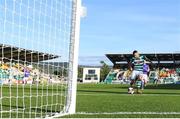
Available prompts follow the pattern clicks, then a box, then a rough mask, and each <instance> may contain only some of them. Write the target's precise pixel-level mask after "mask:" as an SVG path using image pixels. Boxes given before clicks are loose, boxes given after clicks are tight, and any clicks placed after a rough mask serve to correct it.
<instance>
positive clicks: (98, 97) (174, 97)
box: [65, 84, 180, 118]
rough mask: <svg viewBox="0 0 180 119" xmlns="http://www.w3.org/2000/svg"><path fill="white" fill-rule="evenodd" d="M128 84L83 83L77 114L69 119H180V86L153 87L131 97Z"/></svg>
mask: <svg viewBox="0 0 180 119" xmlns="http://www.w3.org/2000/svg"><path fill="white" fill-rule="evenodd" d="M127 88H128V85H120V84H109V85H106V84H79V85H78V93H77V114H75V115H68V116H65V117H66V118H141V117H142V118H180V85H158V86H153V85H149V86H147V87H146V89H145V90H144V93H143V94H134V95H130V94H127Z"/></svg>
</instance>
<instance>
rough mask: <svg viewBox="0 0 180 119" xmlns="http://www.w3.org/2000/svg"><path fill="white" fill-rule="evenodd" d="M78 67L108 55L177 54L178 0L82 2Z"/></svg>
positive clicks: (179, 38) (179, 44)
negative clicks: (85, 11) (83, 14)
mask: <svg viewBox="0 0 180 119" xmlns="http://www.w3.org/2000/svg"><path fill="white" fill-rule="evenodd" d="M83 5H84V6H85V7H87V16H86V17H85V18H83V19H82V20H81V32H80V33H81V35H80V49H79V51H80V53H79V64H82V65H99V61H100V60H104V61H106V62H107V63H110V62H109V61H108V59H107V58H106V57H105V54H107V53H131V52H132V51H133V50H135V49H136V50H138V51H139V52H143V53H160V52H180V0H83Z"/></svg>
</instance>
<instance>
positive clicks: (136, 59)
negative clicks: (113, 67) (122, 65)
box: [129, 50, 150, 88]
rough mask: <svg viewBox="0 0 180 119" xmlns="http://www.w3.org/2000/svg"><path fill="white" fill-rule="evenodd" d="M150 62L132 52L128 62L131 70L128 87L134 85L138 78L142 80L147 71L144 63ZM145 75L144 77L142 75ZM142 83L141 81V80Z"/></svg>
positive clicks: (136, 52) (137, 53)
mask: <svg viewBox="0 0 180 119" xmlns="http://www.w3.org/2000/svg"><path fill="white" fill-rule="evenodd" d="M147 61H150V60H149V59H148V58H147V57H146V56H143V55H142V56H141V55H140V54H139V52H138V51H136V50H135V51H133V57H132V59H131V60H130V62H129V63H130V69H131V70H132V75H131V83H130V86H131V88H132V87H133V85H134V83H135V82H136V80H137V79H138V78H140V77H142V79H143V78H144V76H145V75H146V73H147V72H148V71H147V67H148V66H147V64H146V62H147ZM148 70H149V69H148ZM144 74H145V75H144ZM142 81H143V80H142ZM142 83H143V84H142V87H141V88H143V86H144V81H143V82H142Z"/></svg>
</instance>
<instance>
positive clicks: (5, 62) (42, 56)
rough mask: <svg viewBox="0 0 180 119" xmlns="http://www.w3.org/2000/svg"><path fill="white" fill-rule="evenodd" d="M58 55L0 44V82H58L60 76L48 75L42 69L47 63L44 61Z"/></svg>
mask: <svg viewBox="0 0 180 119" xmlns="http://www.w3.org/2000/svg"><path fill="white" fill-rule="evenodd" d="M25 54H26V55H25ZM58 57H59V56H57V55H53V54H48V53H42V52H37V51H32V50H27V49H23V48H18V47H13V46H10V45H3V44H0V59H1V60H0V83H1V84H35V83H58V82H60V78H57V75H55V74H53V73H51V75H50V74H49V73H47V71H45V70H43V69H46V68H42V67H46V65H48V64H47V62H46V63H45V62H44V61H46V60H50V59H55V58H58ZM42 61H43V62H42ZM37 62H38V63H37ZM49 67H50V66H49ZM55 77H56V78H55ZM55 79H59V80H55Z"/></svg>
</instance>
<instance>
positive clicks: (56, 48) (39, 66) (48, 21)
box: [0, 0, 72, 118]
mask: <svg viewBox="0 0 180 119" xmlns="http://www.w3.org/2000/svg"><path fill="white" fill-rule="evenodd" d="M71 17H72V0H1V1H0V26H2V28H1V29H0V35H1V39H0V58H1V60H0V86H1V87H0V93H1V94H0V96H1V97H0V117H1V118H5V117H6V118H34V117H46V116H53V115H54V114H56V113H61V112H64V111H65V110H64V109H65V107H66V99H67V89H68V88H67V86H68V84H67V83H68V71H69V69H68V68H69V67H68V61H69V53H70V51H69V44H70V34H71V33H70V32H71V22H72V21H71V19H72V18H71Z"/></svg>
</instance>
